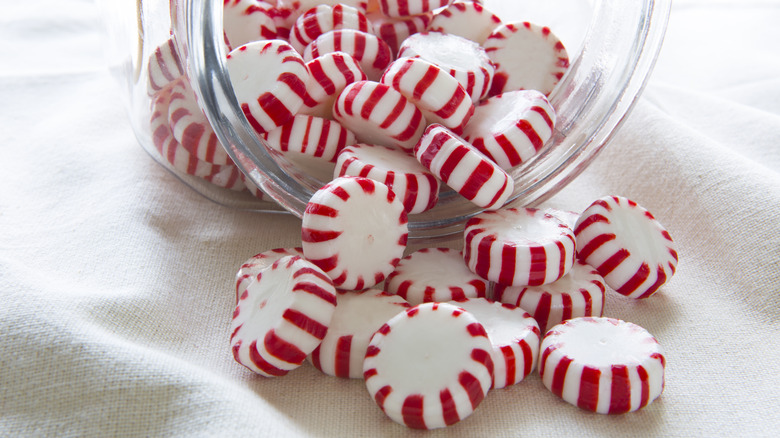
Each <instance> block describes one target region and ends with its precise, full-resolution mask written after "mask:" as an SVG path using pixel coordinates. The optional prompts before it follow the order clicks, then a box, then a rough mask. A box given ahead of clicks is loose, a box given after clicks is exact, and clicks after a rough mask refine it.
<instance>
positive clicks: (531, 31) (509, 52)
mask: <svg viewBox="0 0 780 438" xmlns="http://www.w3.org/2000/svg"><path fill="white" fill-rule="evenodd" d="M483 47H484V48H485V52H487V54H488V56H489V57H490V60H491V61H493V64H495V66H496V75H495V77H494V78H493V84H492V85H491V88H490V95H491V96H495V95H497V94H501V93H503V92H506V91H510V90H521V89H522V90H537V91H539V92H540V93H542V94H545V95H549V94H550V93H551V92H552V90H553V89H554V88H555V85H557V84H558V82H560V80H561V78H562V77H563V75H564V73H566V70H568V68H569V55H568V54H567V53H566V49H565V48H564V47H563V43H561V40H559V39H558V37H556V36H555V35H554V34H553V33H552V32H551V31H550V28H548V27H543V26H538V25H536V24H532V23H528V22H514V23H505V24H503V25H501V26H499V27H498V28H496V29H495V31H493V33H492V34H491V35H490V36H489V37H488V39H487V40H486V41H485V43H484V44H483Z"/></svg>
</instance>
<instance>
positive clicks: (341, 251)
mask: <svg viewBox="0 0 780 438" xmlns="http://www.w3.org/2000/svg"><path fill="white" fill-rule="evenodd" d="M407 223H408V220H407V216H406V210H404V206H403V203H402V202H401V200H399V199H397V197H396V196H395V194H394V193H393V192H392V191H390V189H389V188H388V187H387V186H386V185H384V184H382V183H380V182H377V181H374V180H371V179H368V178H362V177H348V176H345V177H339V178H336V179H334V180H333V181H331V182H330V183H328V184H326V185H325V186H324V187H322V188H321V189H320V190H318V191H317V192H316V193H315V194H314V195H313V196H312V197H311V199H310V200H309V203H308V205H307V206H306V210H305V211H304V213H303V225H302V230H301V237H302V240H303V253H304V255H305V256H306V259H308V260H309V261H311V262H312V263H314V264H315V265H317V266H319V267H320V268H321V269H322V270H323V271H325V273H327V274H328V276H330V278H332V279H333V284H334V285H336V287H338V288H340V289H349V290H360V289H365V288H369V287H371V286H374V285H376V284H378V283H380V282H382V281H383V280H384V279H385V277H386V276H387V275H388V274H390V272H392V271H393V269H395V266H396V265H397V264H398V262H399V261H400V260H401V257H403V253H404V250H405V249H406V241H407V238H408V234H409V230H408V225H407Z"/></svg>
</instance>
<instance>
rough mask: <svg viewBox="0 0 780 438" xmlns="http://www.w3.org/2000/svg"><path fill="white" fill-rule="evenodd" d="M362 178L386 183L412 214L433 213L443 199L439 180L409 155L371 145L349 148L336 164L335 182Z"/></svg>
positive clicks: (340, 155) (356, 145)
mask: <svg viewBox="0 0 780 438" xmlns="http://www.w3.org/2000/svg"><path fill="white" fill-rule="evenodd" d="M339 176H362V177H366V178H371V179H373V180H374V181H381V182H383V183H385V184H386V185H387V186H388V187H389V188H390V190H392V191H393V192H394V193H395V194H396V196H398V197H399V198H400V199H401V201H402V202H403V204H404V208H406V212H407V213H409V214H414V213H422V212H423V211H426V210H430V209H431V208H433V207H434V205H436V201H437V200H438V199H439V180H437V179H436V177H435V176H433V174H432V173H430V172H429V171H428V169H426V168H424V167H423V166H422V165H421V164H420V162H418V161H417V160H416V159H415V158H414V157H412V156H411V155H409V154H407V153H406V152H404V151H402V150H399V149H395V148H388V147H385V146H375V145H368V144H361V143H359V144H355V145H351V146H347V147H346V148H344V150H342V151H341V153H339V156H338V159H337V160H336V169H335V171H334V178H336V177H339Z"/></svg>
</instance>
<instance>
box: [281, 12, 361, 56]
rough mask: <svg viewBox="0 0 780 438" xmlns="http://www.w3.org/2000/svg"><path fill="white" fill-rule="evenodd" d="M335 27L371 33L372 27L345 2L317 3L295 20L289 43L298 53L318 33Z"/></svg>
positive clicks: (335, 28) (320, 33)
mask: <svg viewBox="0 0 780 438" xmlns="http://www.w3.org/2000/svg"><path fill="white" fill-rule="evenodd" d="M337 29H355V30H360V31H363V32H369V33H373V31H374V28H373V27H372V26H371V23H370V22H369V21H368V18H366V15H365V14H364V13H363V12H362V11H361V10H360V9H358V8H355V7H352V6H349V5H345V4H341V3H339V4H336V5H333V6H331V5H328V4H319V5H317V6H315V7H313V8H311V9H309V10H307V11H306V12H304V13H303V15H301V16H300V17H298V19H297V20H296V21H295V26H294V27H293V29H292V32H291V33H290V44H291V45H292V46H293V47H294V48H295V50H297V51H298V52H299V53H303V51H304V49H306V46H307V45H309V43H311V42H312V41H314V40H316V39H317V37H319V36H320V35H322V34H324V33H326V32H330V31H332V30H337Z"/></svg>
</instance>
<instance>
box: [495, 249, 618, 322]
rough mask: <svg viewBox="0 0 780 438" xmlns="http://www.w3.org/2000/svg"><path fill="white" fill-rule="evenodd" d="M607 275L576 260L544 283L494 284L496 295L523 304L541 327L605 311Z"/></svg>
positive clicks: (497, 297)
mask: <svg viewBox="0 0 780 438" xmlns="http://www.w3.org/2000/svg"><path fill="white" fill-rule="evenodd" d="M605 291H606V286H605V285H604V279H603V278H602V277H601V275H599V273H598V272H597V271H596V270H595V269H593V268H592V267H591V266H589V265H586V264H584V263H582V262H580V261H577V262H575V263H574V266H573V267H572V268H571V271H569V273H568V274H566V275H564V276H563V277H561V278H560V279H559V280H558V281H554V282H552V283H550V284H545V285H541V286H505V285H502V284H496V285H495V286H494V287H493V299H494V300H496V301H500V302H502V303H509V304H513V305H515V306H518V307H522V308H523V309H525V310H526V311H528V313H530V314H531V315H532V316H533V317H534V319H536V321H537V322H538V323H539V327H540V328H541V329H542V331H545V332H546V331H547V330H549V329H551V328H552V326H554V325H557V324H560V323H562V322H563V321H566V320H569V319H572V318H577V317H580V316H602V315H603V314H604V294H605Z"/></svg>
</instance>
